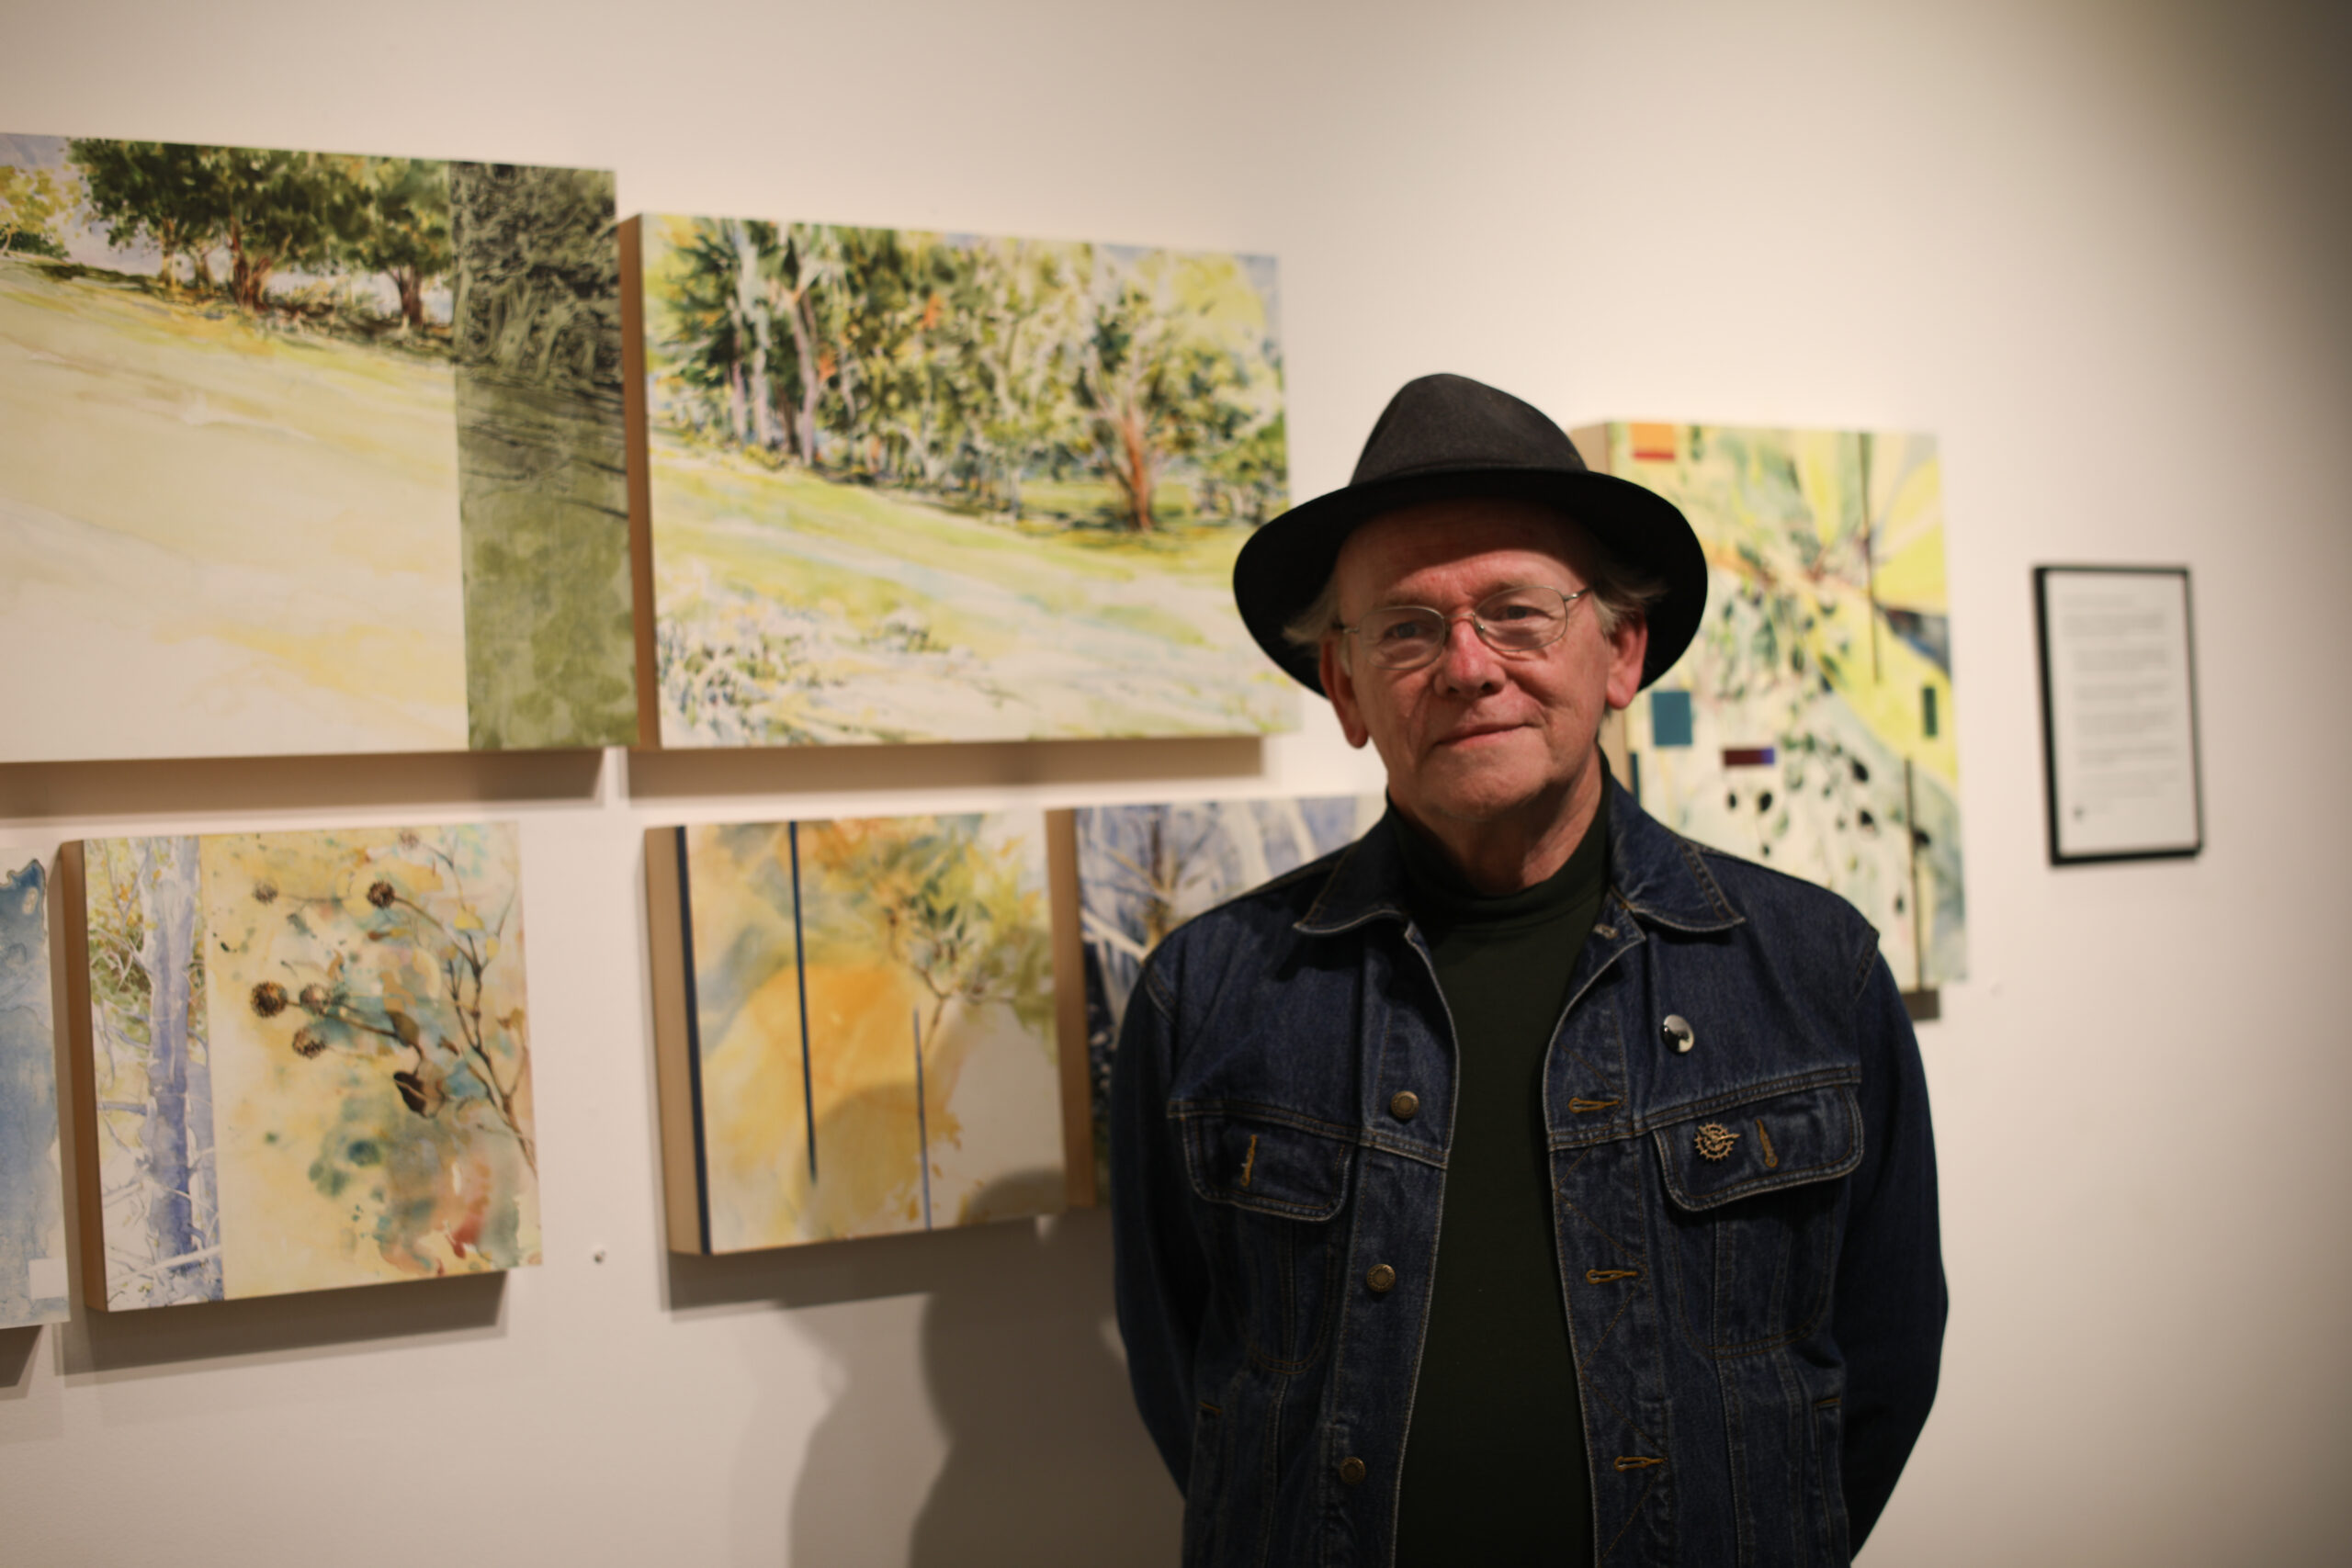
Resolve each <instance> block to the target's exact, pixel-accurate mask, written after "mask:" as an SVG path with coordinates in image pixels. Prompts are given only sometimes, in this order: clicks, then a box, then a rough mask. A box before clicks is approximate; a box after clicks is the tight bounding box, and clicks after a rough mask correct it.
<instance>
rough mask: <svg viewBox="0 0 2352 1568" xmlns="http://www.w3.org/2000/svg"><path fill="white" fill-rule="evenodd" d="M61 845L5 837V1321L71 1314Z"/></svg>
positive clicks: (0, 1255)
mask: <svg viewBox="0 0 2352 1568" xmlns="http://www.w3.org/2000/svg"><path fill="white" fill-rule="evenodd" d="M54 847H55V846H54V845H50V846H45V847H44V848H43V849H42V850H40V851H33V852H28V851H27V850H26V849H24V848H22V847H15V846H10V845H6V844H0V1328H18V1327H23V1326H24V1325H28V1324H35V1323H62V1322H63V1321H64V1320H65V1317H66V1315H67V1313H66V1284H67V1280H66V1269H65V1189H64V1182H63V1180H62V1176H61V1173H60V1171H59V1168H58V1158H57V1147H58V1140H57V1058H56V1050H57V1045H56V1034H55V1032H54V1027H53V1021H52V1009H51V1004H50V963H49V900H50V881H49V871H48V865H47V861H48V855H47V852H46V851H47V849H51V848H54Z"/></svg>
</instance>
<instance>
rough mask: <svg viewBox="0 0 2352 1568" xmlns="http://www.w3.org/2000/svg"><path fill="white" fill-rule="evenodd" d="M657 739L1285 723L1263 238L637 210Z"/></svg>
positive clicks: (1275, 440)
mask: <svg viewBox="0 0 2352 1568" xmlns="http://www.w3.org/2000/svg"><path fill="white" fill-rule="evenodd" d="M636 222H637V223H638V225H639V255H640V256H641V261H642V265H643V269H644V296H643V297H644V312H645V333H644V344H645V356H646V367H647V376H646V390H647V401H648V408H649V426H650V434H649V439H650V507H651V516H650V538H651V541H652V548H653V627H654V635H653V642H654V647H653V649H652V652H653V664H654V675H655V678H656V681H657V683H658V687H659V693H660V739H661V741H662V744H664V745H668V746H744V745H749V746H769V745H794V744H807V743H836V742H858V741H900V740H962V739H1029V738H1036V737H1047V736H1102V735H1175V734H1237V733H1255V732H1262V731H1266V730H1272V729H1279V728H1288V727H1289V726H1290V725H1291V724H1292V723H1294V722H1295V719H1294V712H1295V703H1294V701H1293V698H1292V695H1291V693H1290V691H1289V689H1288V685H1287V682H1285V680H1284V678H1283V676H1282V675H1281V674H1280V673H1279V672H1278V671H1276V670H1275V669H1274V668H1273V666H1272V664H1270V663H1268V662H1267V661H1266V660H1265V659H1264V657H1263V656H1262V655H1261V654H1260V653H1259V652H1258V651H1257V649H1256V648H1255V646H1254V645H1253V644H1252V643H1251V641H1250V637H1249V636H1248V634H1247V633H1246V632H1245V631H1244V630H1243V628H1242V626H1241V622H1240V619H1239V616H1238V615H1237V613H1236V612H1235V610H1234V607H1233V602H1232V592H1231V588H1230V586H1229V583H1230V577H1231V571H1232V564H1233V557H1234V554H1235V552H1236V551H1237V550H1238V549H1239V547H1240V546H1241V543H1242V541H1243V539H1245V538H1246V537H1247V536H1249V534H1250V530H1252V529H1253V528H1255V527H1257V526H1258V525H1260V524H1261V523H1263V522H1265V521H1266V520H1267V519H1268V518H1269V517H1271V516H1272V515H1273V514H1274V513H1277V512H1279V511H1281V510H1282V509H1283V507H1284V506H1285V505H1286V504H1287V455H1286V448H1285V445H1284V434H1283V381H1282V374H1283V373H1282V356H1281V350H1280V346H1279V336H1280V334H1279V301H1278V296H1277V292H1276V288H1275V274H1274V265H1273V263H1272V260H1271V259H1269V258H1266V257H1259V256H1245V255H1231V254H1204V253H1182V252H1173V251H1155V250H1138V249H1134V248H1129V247H1123V246H1115V245H1101V244H1087V243H1061V242H1048V241H1037V240H1012V239H994V238H984V237H978V236H973V235H966V234H936V233H924V232H918V231H905V230H891V229H857V228H842V227H832V226H828V225H823V224H811V223H773V222H754V221H748V220H735V219H712V218H684V217H649V218H644V219H641V220H636Z"/></svg>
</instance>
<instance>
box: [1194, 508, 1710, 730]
mask: <svg viewBox="0 0 2352 1568" xmlns="http://www.w3.org/2000/svg"><path fill="white" fill-rule="evenodd" d="M1473 499H1478V500H1486V499H1499V500H1510V501H1532V502H1545V503H1548V504H1550V505H1554V506H1556V507H1558V508H1559V509H1560V510H1561V512H1562V513H1565V514H1566V516H1567V517H1568V518H1569V519H1570V520H1571V521H1572V522H1574V523H1576V524H1577V525H1578V526H1579V527H1581V528H1583V529H1584V530H1585V531H1586V532H1587V533H1589V534H1590V535H1591V536H1593V538H1594V539H1595V540H1596V541H1598V542H1599V543H1600V546H1601V547H1602V548H1604V549H1606V550H1607V551H1608V552H1609V553H1610V555H1611V556H1612V557H1614V558H1616V559H1617V560H1618V561H1620V562H1621V563H1623V565H1625V566H1627V567H1629V568H1632V569H1634V570H1638V571H1641V572H1644V573H1645V574H1647V575H1649V576H1651V577H1655V578H1657V580H1658V581H1661V582H1663V583H1664V584H1665V585H1666V593H1665V596H1664V597H1663V598H1661V599H1659V600H1658V601H1657V603H1655V604H1652V605H1651V606H1650V607H1649V614H1648V616H1647V619H1648V622H1649V649H1648V652H1647V653H1646V654H1645V655H1644V657H1643V660H1642V684H1643V685H1644V686H1647V685H1648V684H1649V683H1650V682H1653V681H1656V680H1657V678H1658V677H1659V676H1660V675H1663V674H1665V673H1666V672H1667V671H1668V670H1669V669H1671V668H1672V667H1673V665H1674V661H1675V660H1678V659H1679V658H1681V657H1682V653H1683V650H1684V649H1687V648H1689V647H1690V646H1691V638H1692V637H1695V636H1697V635H1698V631H1699V621H1700V618H1701V617H1702V615H1705V614H1706V609H1707V557H1706V552H1705V551H1704V550H1702V549H1701V548H1700V546H1699V538H1698V536H1697V535H1696V534H1694V533H1692V532H1691V525H1690V522H1689V521H1688V520H1687V519H1686V518H1684V516H1683V515H1682V513H1681V510H1680V509H1679V508H1678V507H1677V506H1676V505H1675V504H1674V503H1673V502H1670V501H1668V500H1667V499H1666V498H1665V497H1664V496H1662V495H1660V494H1658V493H1657V491H1652V490H1647V489H1645V488H1644V487H1642V486H1640V485H1637V484H1634V482H1632V481H1631V480H1629V479H1619V478H1618V477H1617V476H1615V475H1614V474H1602V473H1595V472H1593V471H1591V470H1590V469H1580V468H1441V469H1435V470H1428V471H1424V472H1420V473H1413V474H1398V475H1395V476H1393V477H1391V478H1388V479H1378V480H1374V481H1373V482H1372V483H1369V484H1363V485H1350V486H1348V487H1347V488H1346V489H1344V490H1335V491H1331V492H1330V493H1329V494H1328V495H1319V496H1317V497H1316V498H1315V499H1314V500H1312V501H1310V502H1306V503H1305V504H1304V505H1300V506H1294V507H1292V508H1291V509H1290V510H1289V511H1288V512H1285V513H1283V514H1282V515H1281V516H1279V517H1277V518H1275V519H1274V520H1273V521H1272V522H1271V523H1268V524H1267V525H1265V526H1263V527H1262V528H1260V529H1259V530H1258V531H1257V532H1256V533H1255V534H1252V535H1251V536H1250V537H1249V539H1248V540H1247V541H1246V542H1244V543H1243V545H1242V547H1241V552H1240V554H1239V555H1238V556H1237V557H1235V558H1234V562H1233V597H1234V602H1235V603H1236V604H1238V605H1239V606H1240V609H1241V620H1242V624H1243V625H1245V626H1248V627H1249V628H1250V636H1251V637H1255V638H1257V639H1258V646H1259V647H1260V648H1262V649H1265V650H1266V655H1267V657H1268V658H1270V659H1272V660H1273V661H1274V662H1275V663H1277V664H1279V665H1281V666H1282V667H1283V671H1286V672H1287V673H1288V674H1289V675H1290V677H1291V678H1292V679H1293V680H1295V681H1297V682H1299V683H1301V684H1302V685H1304V686H1306V688H1307V689H1308V690H1309V691H1312V692H1316V693H1318V694H1322V693H1323V676H1322V671H1321V669H1320V668H1319V659H1318V654H1317V649H1314V648H1311V647H1310V648H1300V647H1298V646H1296V645H1295V644H1294V643H1292V642H1291V641H1290V640H1289V639H1288V638H1286V637H1283V627H1284V626H1288V625H1289V624H1290V623H1291V622H1292V621H1294V620H1295V619H1297V618H1298V616H1299V615H1300V614H1302V613H1303V612H1304V611H1305V610H1306V607H1307V606H1308V605H1309V604H1313V603H1314V602H1315V598H1316V596H1317V594H1319V593H1321V592H1323V585H1324V584H1325V583H1326V582H1328V581H1330V577H1331V570H1332V568H1333V567H1334V566H1335V565H1336V564H1337V563H1338V561H1339V558H1340V546H1341V545H1343V544H1345V543H1346V542H1347V538H1348V536H1349V535H1350V534H1352V533H1353V532H1355V530H1356V529H1357V528H1358V527H1360V526H1362V525H1363V524H1365V523H1368V522H1370V521H1371V520H1372V519H1373V518H1374V517H1377V516H1379V515H1381V514H1382V513H1388V512H1397V511H1401V510H1402V509H1404V508H1406V507H1408V506H1419V505H1422V504H1424V503H1426V502H1433V501H1467V500H1473Z"/></svg>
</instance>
